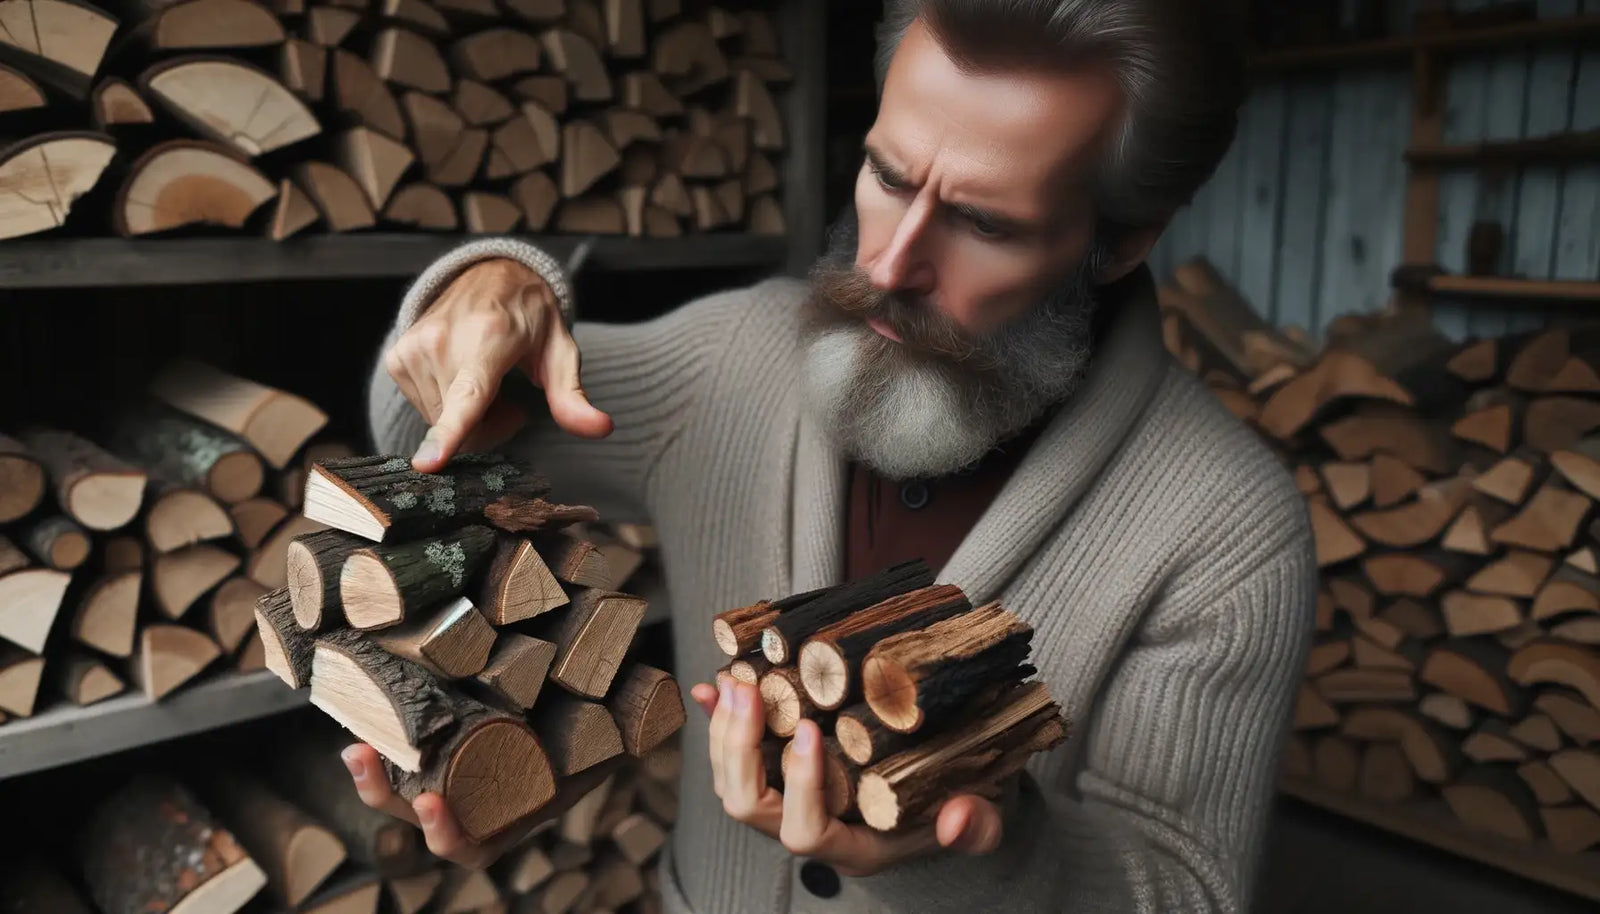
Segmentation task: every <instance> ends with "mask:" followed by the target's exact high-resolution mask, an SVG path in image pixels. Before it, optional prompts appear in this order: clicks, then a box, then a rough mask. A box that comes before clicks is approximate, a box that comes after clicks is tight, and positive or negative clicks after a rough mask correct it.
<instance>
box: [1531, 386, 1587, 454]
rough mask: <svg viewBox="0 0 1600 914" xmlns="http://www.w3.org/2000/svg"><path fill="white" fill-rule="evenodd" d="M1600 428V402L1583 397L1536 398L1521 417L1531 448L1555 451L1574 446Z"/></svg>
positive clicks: (1542, 451) (1546, 452)
mask: <svg viewBox="0 0 1600 914" xmlns="http://www.w3.org/2000/svg"><path fill="white" fill-rule="evenodd" d="M1596 429H1600V403H1597V402H1595V401H1593V400H1590V399H1587V398H1583V397H1537V398H1535V399H1533V400H1531V401H1529V403H1528V408H1527V410H1526V411H1525V412H1524V413H1523V417H1522V439H1523V441H1525V442H1526V443H1527V445H1528V447H1529V448H1531V449H1533V450H1535V451H1537V452H1539V453H1541V454H1552V453H1554V452H1556V451H1560V450H1566V449H1568V448H1572V447H1574V446H1576V445H1577V444H1578V442H1580V441H1582V440H1583V438H1584V437H1585V436H1586V435H1588V434H1589V433H1591V432H1593V431H1595V430H1596Z"/></svg>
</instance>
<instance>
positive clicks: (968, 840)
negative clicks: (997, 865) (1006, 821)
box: [934, 794, 1004, 855]
mask: <svg viewBox="0 0 1600 914" xmlns="http://www.w3.org/2000/svg"><path fill="white" fill-rule="evenodd" d="M934 829H935V831H936V833H937V835H938V838H939V843H940V844H941V845H943V846H945V847H947V848H949V849H950V850H953V851H959V852H961V853H964V854H977V855H982V854H990V853H993V852H994V851H995V849H996V848H998V847H999V846H1000V839H1001V837H1002V835H1003V834H1004V826H1003V823H1002V822H1001V821H1000V810H999V808H998V807H996V806H995V805H994V804H993V803H991V802H989V801H988V800H985V799H983V798H982V797H975V796H972V795H970V794H964V795H962V796H957V797H952V798H951V799H949V800H947V801H946V802H945V804H944V806H942V807H941V808H940V809H939V818H938V820H937V821H936V822H935V825H934Z"/></svg>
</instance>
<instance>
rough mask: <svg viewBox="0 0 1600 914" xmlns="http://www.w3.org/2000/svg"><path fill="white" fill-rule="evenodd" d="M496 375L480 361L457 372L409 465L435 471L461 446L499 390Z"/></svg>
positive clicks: (420, 470)
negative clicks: (437, 413) (433, 421)
mask: <svg viewBox="0 0 1600 914" xmlns="http://www.w3.org/2000/svg"><path fill="white" fill-rule="evenodd" d="M498 387H499V385H498V383H497V378H496V376H495V375H494V374H493V373H491V372H490V371H489V370H488V365H487V364H485V363H483V362H479V363H476V364H472V365H466V366H463V367H462V368H461V370H459V371H457V372H456V376H455V379H454V380H452V381H451V382H450V386H449V387H448V388H446V389H445V392H444V403H443V405H442V406H441V407H440V409H439V420H438V421H437V422H435V423H434V424H433V427H432V428H430V429H428V434H427V436H426V437H424V438H423V439H422V444H421V445H420V446H419V447H418V448H417V453H416V455H415V456H413V457H412V458H411V465H412V466H413V467H414V468H415V469H416V470H417V471H418V472H422V473H436V472H438V471H439V470H441V469H443V468H444V466H445V464H447V463H449V462H450V458H452V457H454V456H455V455H456V452H457V451H459V450H460V449H461V443H462V442H463V441H464V440H466V437H467V435H468V434H469V433H470V432H471V431H472V430H473V429H474V428H476V427H477V425H478V422H479V420H481V419H482V418H483V414H484V412H485V411H486V410H488V408H489V403H490V402H491V401H492V400H493V399H494V397H495V393H496V392H497V390H498Z"/></svg>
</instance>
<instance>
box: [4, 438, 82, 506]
mask: <svg viewBox="0 0 1600 914" xmlns="http://www.w3.org/2000/svg"><path fill="white" fill-rule="evenodd" d="M45 481H46V479H45V471H44V466H43V464H41V463H40V462H39V459H38V458H37V457H35V456H34V455H33V454H32V453H31V452H30V451H29V450H28V447H27V445H26V444H24V443H23V442H21V441H18V440H17V439H15V438H12V437H9V436H7V435H0V523H7V524H8V523H11V522H12V521H14V520H17V519H18V518H22V517H26V516H27V515H28V514H30V513H32V512H33V509H34V508H37V507H38V506H39V504H40V502H42V501H43V500H44V490H45ZM62 503H63V504H65V503H66V502H65V501H63V502H62Z"/></svg>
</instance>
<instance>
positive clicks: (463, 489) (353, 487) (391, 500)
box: [305, 454, 550, 542]
mask: <svg viewBox="0 0 1600 914" xmlns="http://www.w3.org/2000/svg"><path fill="white" fill-rule="evenodd" d="M311 470H312V472H311V476H310V478H309V479H308V480H307V483H306V505H305V514H306V516H307V517H309V518H311V519H313V520H320V521H322V522H323V523H325V524H327V525H329V526H330V527H336V528H338V529H340V530H345V531H347V532H349V533H354V534H357V535H359V536H364V537H366V538H367V539H370V540H373V541H375V542H384V541H385V540H389V541H396V540H402V541H403V540H410V539H415V538H418V537H423V536H430V535H433V534H437V533H440V532H443V531H445V530H449V529H451V528H453V527H461V526H465V525H467V524H474V523H479V522H481V521H485V520H489V519H490V518H489V516H488V514H486V513H485V512H486V511H487V509H489V508H490V507H491V506H496V508H495V513H497V514H502V515H504V514H515V513H516V511H517V509H519V508H520V509H529V510H531V508H530V507H529V506H530V505H532V503H533V502H536V501H537V502H540V503H542V504H544V505H545V506H546V507H547V508H548V507H549V504H548V503H547V502H544V501H543V498H544V496H546V495H548V494H550V483H549V481H548V480H546V479H545V478H544V477H543V476H541V475H539V474H538V473H535V472H534V471H533V470H532V468H531V467H529V466H528V465H527V464H526V463H519V462H516V461H513V460H509V459H507V458H505V457H502V456H501V455H499V454H466V455H462V456H458V457H455V458H454V459H452V460H451V461H450V463H449V465H447V466H446V467H445V468H444V469H443V470H441V471H439V472H438V473H419V472H417V471H416V470H414V469H412V468H411V461H410V460H408V459H407V458H405V457H398V456H389V455H377V456H367V457H339V458H333V459H329V460H322V461H318V462H317V463H315V464H313V465H312V468H311ZM522 520H523V522H524V523H525V522H526V519H525V518H524V519H522ZM490 522H491V523H492V521H490ZM508 529H512V528H508ZM522 529H528V528H527V527H526V526H524V527H523V528H522ZM512 532H516V530H515V529H512Z"/></svg>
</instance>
